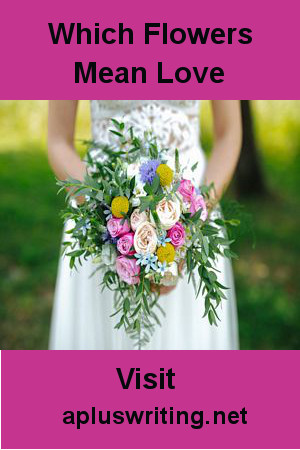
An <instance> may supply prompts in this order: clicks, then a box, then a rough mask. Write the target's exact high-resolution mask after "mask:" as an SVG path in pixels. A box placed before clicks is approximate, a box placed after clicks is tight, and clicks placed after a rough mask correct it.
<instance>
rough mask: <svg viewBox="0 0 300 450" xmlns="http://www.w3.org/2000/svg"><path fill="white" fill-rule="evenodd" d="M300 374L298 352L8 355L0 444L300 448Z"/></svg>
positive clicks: (4, 365) (4, 354) (4, 367)
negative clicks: (0, 442)
mask: <svg viewBox="0 0 300 450" xmlns="http://www.w3.org/2000/svg"><path fill="white" fill-rule="evenodd" d="M299 368H300V359H299V352H298V351H289V352H283V351H251V352H250V351H240V352H225V351H224V352H221V351H215V352H208V351H189V352H180V351H156V352H155V351H148V352H134V351H127V352H126V351H123V352H122V351H114V352H105V351H86V352H82V351H57V352H48V351H3V352H2V448H299V432H298V429H299V375H300V374H299ZM117 369H118V370H117ZM123 385H124V386H123ZM108 411H109V412H110V413H108ZM142 411H143V413H141V412H142ZM147 411H148V413H147ZM149 411H150V412H149ZM151 411H152V412H151ZM178 412H181V414H179V417H178ZM99 417H100V420H101V421H102V422H103V423H99ZM107 421H108V422H109V421H110V423H105V422H107ZM137 421H140V423H139V424H137ZM178 421H179V423H178ZM130 422H132V423H130ZM147 422H148V423H147ZM156 422H157V423H156Z"/></svg>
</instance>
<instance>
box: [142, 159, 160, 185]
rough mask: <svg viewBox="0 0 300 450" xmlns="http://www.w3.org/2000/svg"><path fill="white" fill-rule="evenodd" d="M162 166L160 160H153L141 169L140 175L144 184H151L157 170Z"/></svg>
mask: <svg viewBox="0 0 300 450" xmlns="http://www.w3.org/2000/svg"><path fill="white" fill-rule="evenodd" d="M159 165H160V161H159V160H158V159H151V160H150V161H147V162H145V163H144V164H142V165H141V167H140V175H141V180H142V182H143V183H149V184H151V183H152V182H153V180H154V177H155V175H156V169H157V168H158V166H159Z"/></svg>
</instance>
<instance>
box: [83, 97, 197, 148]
mask: <svg viewBox="0 0 300 450" xmlns="http://www.w3.org/2000/svg"><path fill="white" fill-rule="evenodd" d="M91 116H92V132H93V138H94V140H96V141H102V142H109V141H110V138H111V133H109V132H108V129H109V128H111V127H110V119H111V118H112V117H113V118H116V119H118V120H122V121H124V122H125V123H126V124H129V125H133V126H134V130H135V133H136V134H137V135H141V136H142V135H143V133H144V131H146V130H153V132H154V134H155V135H156V136H157V138H158V140H159V141H160V144H161V145H162V146H163V147H170V148H175V147H177V148H178V149H179V150H180V152H184V151H187V150H191V149H192V148H195V147H198V145H199V144H198V143H199V125H198V124H199V103H198V101H197V100H92V101H91Z"/></svg>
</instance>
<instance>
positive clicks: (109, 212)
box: [103, 209, 112, 221]
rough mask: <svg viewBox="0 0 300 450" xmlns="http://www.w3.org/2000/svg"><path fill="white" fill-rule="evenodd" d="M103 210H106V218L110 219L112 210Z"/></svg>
mask: <svg viewBox="0 0 300 450" xmlns="http://www.w3.org/2000/svg"><path fill="white" fill-rule="evenodd" d="M103 212H104V214H105V215H106V217H105V219H106V220H107V221H108V220H109V219H111V218H112V213H111V210H110V209H105V210H104V211H103Z"/></svg>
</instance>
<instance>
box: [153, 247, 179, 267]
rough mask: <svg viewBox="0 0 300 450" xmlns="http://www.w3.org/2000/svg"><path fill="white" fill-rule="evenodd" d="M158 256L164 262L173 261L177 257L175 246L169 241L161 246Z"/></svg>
mask: <svg viewBox="0 0 300 450" xmlns="http://www.w3.org/2000/svg"><path fill="white" fill-rule="evenodd" d="M156 253H157V257H158V260H159V261H160V262H161V263H163V262H165V261H166V263H168V264H169V263H171V262H173V261H174V259H175V248H174V247H173V245H172V244H170V242H167V243H166V245H165V247H163V246H161V247H158V249H157V252H156Z"/></svg>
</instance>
